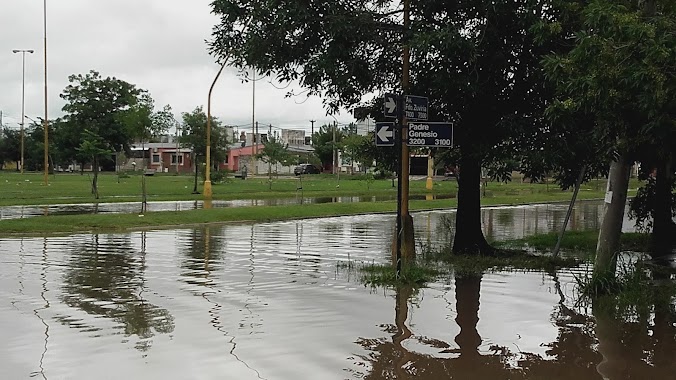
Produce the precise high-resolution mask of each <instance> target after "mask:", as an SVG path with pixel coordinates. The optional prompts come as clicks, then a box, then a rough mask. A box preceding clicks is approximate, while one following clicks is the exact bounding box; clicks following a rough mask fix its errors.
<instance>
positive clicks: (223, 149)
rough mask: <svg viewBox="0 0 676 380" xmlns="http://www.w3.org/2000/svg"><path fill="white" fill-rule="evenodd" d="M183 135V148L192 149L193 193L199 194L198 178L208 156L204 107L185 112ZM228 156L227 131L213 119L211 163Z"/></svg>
mask: <svg viewBox="0 0 676 380" xmlns="http://www.w3.org/2000/svg"><path fill="white" fill-rule="evenodd" d="M181 118H182V119H183V120H182V134H181V136H180V138H179V141H180V143H181V145H182V146H184V147H188V148H190V149H192V152H193V153H192V154H193V158H194V159H193V163H194V165H195V183H194V186H193V193H197V177H198V173H199V166H200V164H201V162H204V159H205V158H206V154H207V115H206V113H204V110H203V109H202V107H201V106H200V107H197V108H195V109H194V110H193V111H192V112H183V114H182V115H181ZM227 155H228V139H227V136H226V133H225V129H224V128H223V127H222V125H221V123H220V121H219V120H218V119H216V118H214V117H212V119H211V162H210V163H209V165H212V167H213V166H214V163H217V162H223V161H225V158H226V157H227Z"/></svg>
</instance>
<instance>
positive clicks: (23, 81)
mask: <svg viewBox="0 0 676 380" xmlns="http://www.w3.org/2000/svg"><path fill="white" fill-rule="evenodd" d="M12 52H13V53H15V54H16V53H21V123H19V125H21V174H23V172H24V162H25V160H24V150H25V149H24V141H25V137H24V136H25V134H24V125H25V122H26V53H30V54H33V50H31V49H15V50H12Z"/></svg>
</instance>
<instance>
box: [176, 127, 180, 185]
mask: <svg viewBox="0 0 676 380" xmlns="http://www.w3.org/2000/svg"><path fill="white" fill-rule="evenodd" d="M180 127H181V125H180V124H179V123H178V122H176V154H175V156H176V175H178V151H179V146H178V130H179V128H180Z"/></svg>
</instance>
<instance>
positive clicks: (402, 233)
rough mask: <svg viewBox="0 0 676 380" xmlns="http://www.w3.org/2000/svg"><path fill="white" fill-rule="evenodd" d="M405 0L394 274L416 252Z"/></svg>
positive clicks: (408, 13) (407, 2)
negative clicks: (411, 199)
mask: <svg viewBox="0 0 676 380" xmlns="http://www.w3.org/2000/svg"><path fill="white" fill-rule="evenodd" d="M403 2H404V37H403V38H404V44H403V57H402V58H403V65H402V78H401V88H402V91H403V94H402V96H401V97H400V98H401V101H400V103H401V104H400V105H399V107H397V108H398V109H399V110H400V112H402V114H401V133H400V134H399V135H400V136H401V137H400V138H399V140H398V142H399V144H397V145H398V148H399V149H398V150H399V157H400V160H399V162H400V164H399V165H400V167H399V173H398V174H399V178H398V180H397V182H398V186H397V193H398V197H397V198H398V207H397V227H396V229H397V230H396V239H395V241H396V245H395V252H394V253H395V255H394V258H395V263H394V264H395V265H396V270H397V277H399V274H400V272H401V267H402V262H404V263H409V262H412V261H413V258H414V255H415V240H414V232H413V218H412V217H411V215H410V213H409V207H408V195H409V183H408V182H409V149H408V137H407V136H408V119H407V118H406V113H405V112H403V108H404V104H403V102H404V100H403V99H404V98H405V95H406V93H407V92H408V91H409V72H410V61H411V50H410V45H409V35H408V33H409V29H410V26H411V5H410V0H403Z"/></svg>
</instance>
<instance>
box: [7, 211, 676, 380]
mask: <svg viewBox="0 0 676 380" xmlns="http://www.w3.org/2000/svg"><path fill="white" fill-rule="evenodd" d="M552 207H553V206H552ZM585 207H590V208H591V210H593V208H594V207H596V206H594V205H593V204H586V205H584V206H583V207H582V208H581V209H580V210H578V211H576V214H575V219H576V220H577V221H576V223H575V224H574V228H587V227H586V226H593V224H594V220H595V219H594V218H595V216H594V212H587V211H585ZM564 208H565V206H564ZM547 210H549V211H554V210H555V211H556V212H551V213H550V212H549V211H547ZM486 211H490V210H486ZM559 214H560V215H561V217H563V216H564V214H565V211H562V212H560V213H559V211H558V209H556V207H553V209H552V208H547V207H544V206H543V207H541V208H538V207H530V208H514V209H512V211H511V212H508V211H504V210H503V209H502V208H495V209H492V214H491V213H488V212H486V214H485V215H484V217H485V222H490V223H485V224H484V227H485V228H487V229H490V230H491V231H492V235H493V236H515V237H517V236H518V235H521V234H524V233H525V234H529V233H533V231H535V230H537V231H539V232H547V231H549V229H550V228H553V226H555V225H556V224H557V223H558V222H557V221H554V220H553V218H555V217H554V216H555V215H559ZM587 216H589V218H587ZM414 222H415V223H416V228H417V229H418V231H420V234H419V236H420V237H421V238H422V239H423V241H424V240H428V241H429V244H432V245H434V244H444V243H447V242H448V241H449V240H450V239H449V238H448V237H449V236H448V235H449V234H450V232H449V229H448V228H447V226H448V225H451V226H452V225H453V223H455V218H454V215H453V214H452V212H449V211H443V212H440V211H435V212H426V213H416V214H414ZM393 223H394V218H393V216H392V215H362V216H356V217H339V218H326V219H313V220H299V221H286V222H275V223H262V224H246V225H236V224H231V225H217V226H216V225H212V226H200V227H197V228H185V229H180V230H162V231H147V232H136V233H130V234H110V235H103V234H102V235H89V234H81V235H74V236H68V237H49V238H46V239H42V238H24V239H7V238H0V337H1V339H0V340H2V342H3V343H4V344H0V378H2V379H5V378H6V379H22V378H27V377H28V376H29V375H30V374H33V375H34V376H35V377H36V378H51V379H60V378H72V379H91V378H96V377H97V376H98V377H100V375H101V374H102V373H103V374H105V375H106V376H108V377H110V378H194V377H195V374H198V375H199V376H200V377H201V378H205V379H211V378H223V377H224V376H225V377H227V378H235V379H244V380H248V379H254V380H255V379H258V378H269V379H281V380H295V379H302V378H307V377H314V378H320V379H345V378H355V379H363V378H369V379H408V378H410V379H414V378H415V379H423V380H424V379H483V378H486V379H517V380H518V379H554V380H556V379H561V380H563V379H575V380H587V379H589V380H591V379H594V380H598V379H601V378H602V375H601V374H600V373H603V375H604V376H607V377H609V378H617V377H618V376H619V379H628V378H630V377H631V378H640V379H644V378H646V379H649V378H660V379H661V378H666V379H670V378H673V377H674V376H673V374H674V373H676V368H674V364H673V363H674V360H673V353H674V352H675V351H676V347H674V345H675V344H674V340H675V339H674V338H675V336H674V335H675V334H676V332H675V331H674V322H676V318H674V315H675V313H674V310H673V300H665V301H660V302H659V303H658V304H659V305H662V306H660V307H658V306H659V305H657V306H655V305H647V306H644V307H641V308H637V309H636V310H634V311H631V312H630V313H627V312H626V311H625V312H624V313H612V314H608V315H607V317H605V318H604V316H603V315H602V314H600V313H603V311H604V309H599V308H597V306H598V305H597V304H595V305H594V306H595V307H594V308H592V307H591V306H588V307H587V308H584V307H582V306H578V305H576V304H575V297H574V296H575V279H574V275H573V274H575V275H577V274H579V273H580V272H582V271H584V267H582V268H579V269H573V270H572V271H570V270H562V271H560V272H557V273H551V274H550V273H503V272H501V273H487V274H484V275H483V276H480V277H471V276H470V277H467V276H465V277H462V278H460V277H459V278H455V277H454V275H449V276H448V278H441V279H439V281H438V282H433V283H431V284H429V287H428V288H424V289H419V290H412V289H408V288H401V289H398V290H395V289H376V290H374V289H371V288H368V287H364V286H363V285H362V284H361V283H360V282H358V281H356V280H355V278H356V277H357V276H354V274H355V273H356V269H355V268H357V267H359V266H361V265H370V264H371V263H385V262H388V261H389V250H390V245H389V241H390V239H389V238H390V237H391V234H392V232H393ZM428 231H429V233H428ZM348 263H354V265H348ZM350 274H352V275H350ZM651 299H652V298H651ZM597 319H598V321H597ZM55 321H56V323H55ZM355 337H363V338H360V339H359V340H358V341H357V342H358V343H359V344H355V340H356V339H355ZM374 337H375V338H374ZM121 341H122V342H123V343H125V344H120V342H121ZM45 343H48V344H45ZM132 346H135V347H136V349H131V347H132ZM46 348H48V350H46ZM138 350H141V351H142V352H141V353H140V354H139V352H138ZM604 355H605V356H606V358H607V360H605V361H604ZM82 358H87V360H84V361H83V360H82ZM346 358H349V359H348V361H346ZM618 359H619V360H618ZM120 363H124V365H120ZM252 368H253V369H252ZM310 374H312V375H310ZM104 377H105V376H104Z"/></svg>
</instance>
